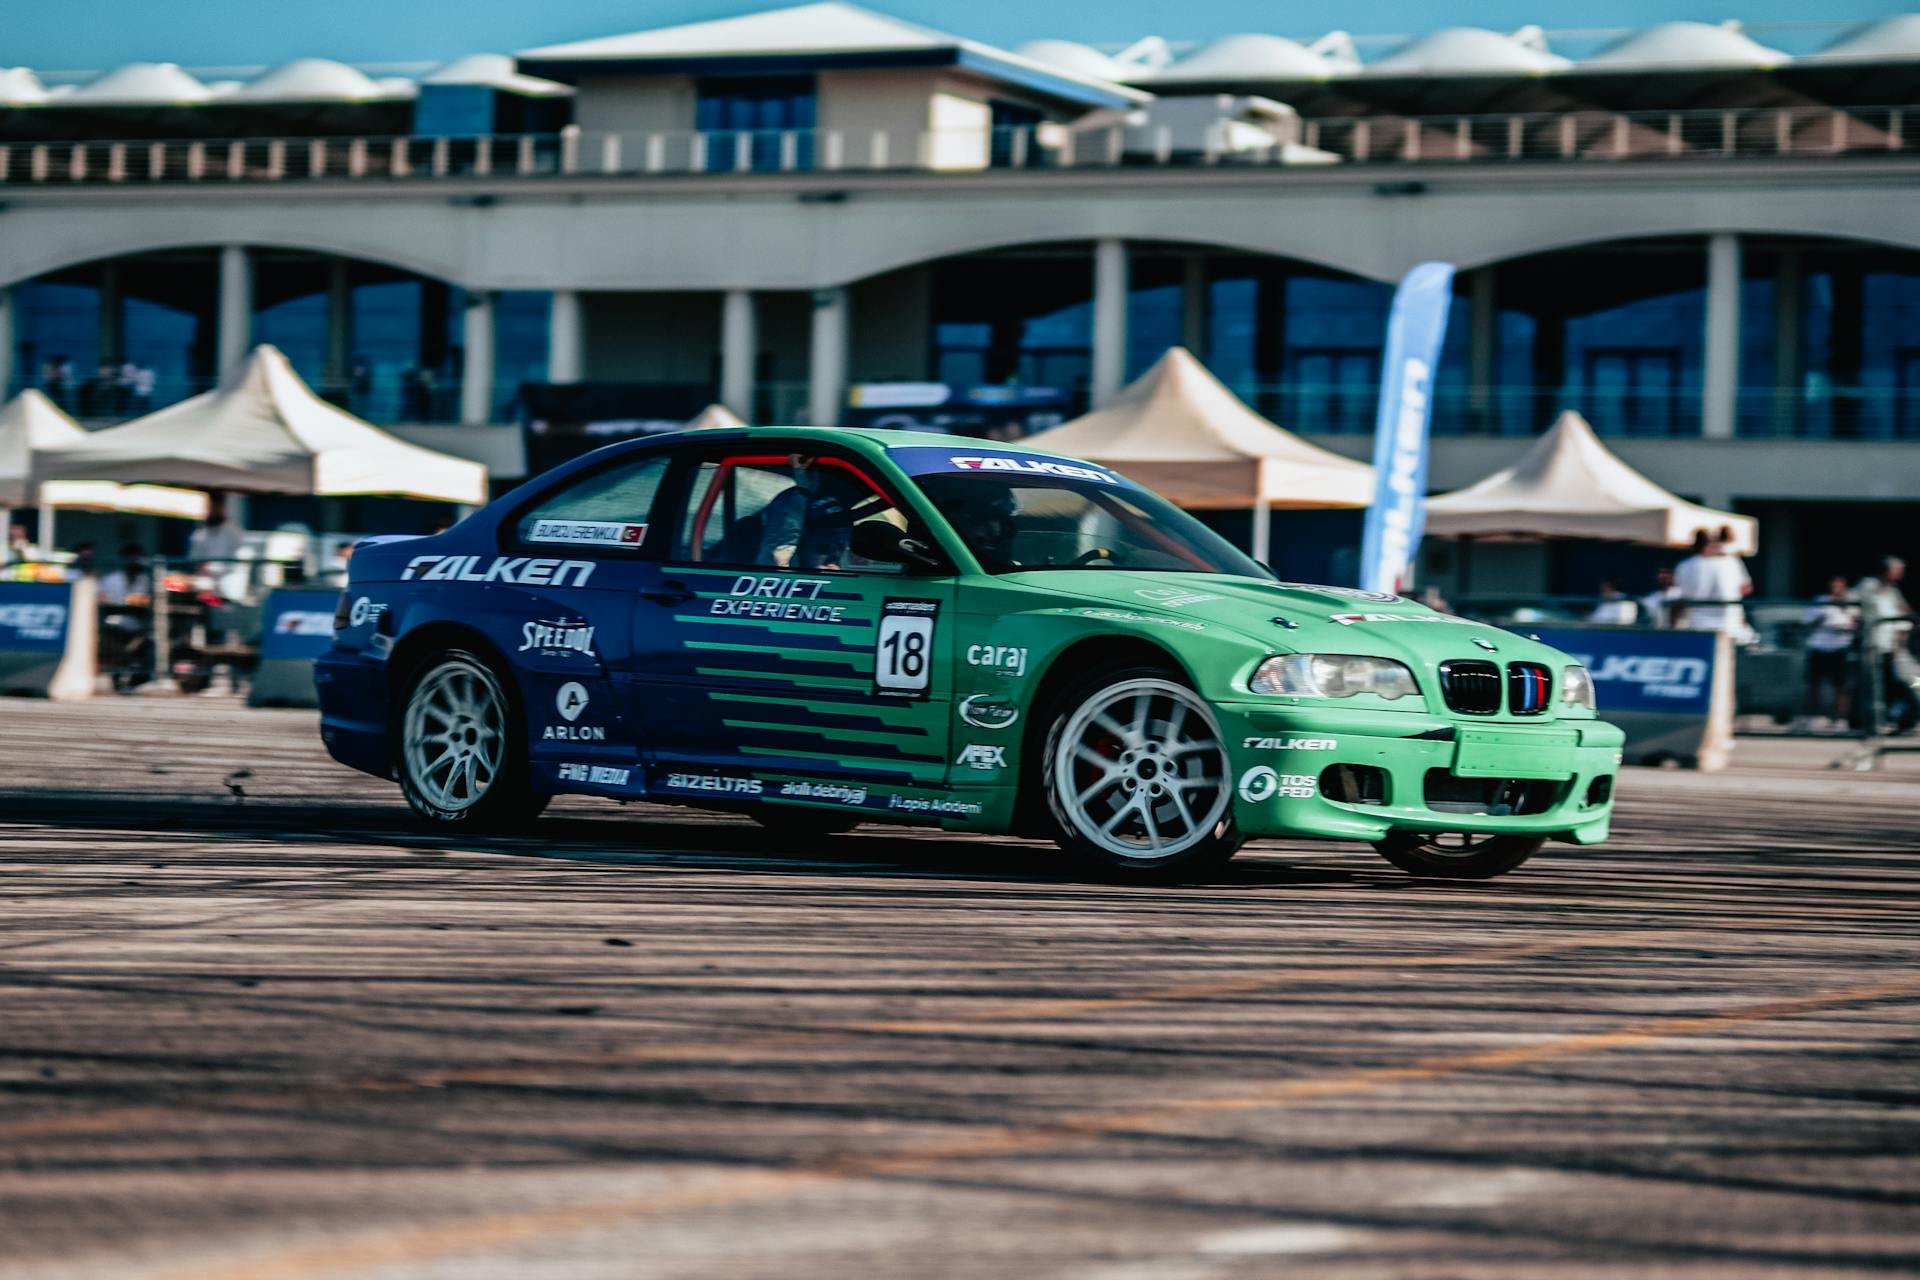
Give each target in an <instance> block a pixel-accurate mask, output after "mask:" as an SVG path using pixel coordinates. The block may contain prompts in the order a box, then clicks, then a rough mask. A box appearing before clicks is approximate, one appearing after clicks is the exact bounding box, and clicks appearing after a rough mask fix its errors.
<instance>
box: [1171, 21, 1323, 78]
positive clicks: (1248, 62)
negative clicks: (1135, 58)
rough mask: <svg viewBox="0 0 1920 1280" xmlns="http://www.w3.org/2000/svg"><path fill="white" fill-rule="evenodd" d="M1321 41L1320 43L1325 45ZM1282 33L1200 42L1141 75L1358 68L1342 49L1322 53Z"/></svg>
mask: <svg viewBox="0 0 1920 1280" xmlns="http://www.w3.org/2000/svg"><path fill="white" fill-rule="evenodd" d="M1325 43H1326V42H1324V41H1322V42H1320V44H1325ZM1319 49H1320V45H1319V44H1316V45H1315V46H1314V47H1312V48H1309V47H1308V46H1306V45H1304V44H1301V43H1299V42H1298V41H1296V40H1288V39H1285V38H1284V37H1281V36H1270V35H1262V34H1260V33H1258V32H1244V33H1242V34H1240V35H1232V36H1223V37H1221V38H1220V39H1218V40H1215V41H1214V42H1213V43H1212V44H1208V45H1203V46H1201V47H1200V48H1199V49H1197V50H1195V51H1194V52H1193V53H1190V54H1188V55H1187V56H1186V57H1184V58H1181V59H1180V60H1179V61H1177V62H1175V63H1174V64H1173V65H1172V66H1170V67H1166V68H1164V69H1162V70H1160V71H1157V72H1154V73H1153V74H1152V75H1151V76H1148V77H1141V78H1142V79H1145V80H1150V81H1151V82H1152V83H1155V84H1179V83H1182V82H1186V83H1199V82H1202V81H1215V80H1324V79H1327V78H1328V77H1330V76H1337V75H1346V74H1349V73H1351V72H1354V71H1358V70H1359V69H1360V63H1359V61H1358V60H1357V59H1355V58H1353V57H1351V56H1347V55H1345V54H1343V53H1341V52H1337V51H1333V52H1321V51H1319Z"/></svg>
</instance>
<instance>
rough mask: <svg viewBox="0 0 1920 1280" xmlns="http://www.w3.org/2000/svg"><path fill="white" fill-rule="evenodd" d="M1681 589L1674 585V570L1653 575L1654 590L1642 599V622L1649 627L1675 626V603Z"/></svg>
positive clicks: (1666, 570) (1663, 570)
mask: <svg viewBox="0 0 1920 1280" xmlns="http://www.w3.org/2000/svg"><path fill="white" fill-rule="evenodd" d="M1679 595H1680V588H1678V587H1676V586H1674V585H1673V570H1671V569H1662V570H1660V571H1659V572H1658V573H1656V574H1654V575H1653V590H1651V591H1649V592H1647V594H1645V595H1644V596H1641V597H1640V620H1641V621H1642V622H1644V623H1645V624H1646V625H1647V626H1649V627H1670V626H1672V625H1673V602H1674V601H1675V600H1676V599H1678V598H1679Z"/></svg>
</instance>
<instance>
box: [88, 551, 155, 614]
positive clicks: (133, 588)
mask: <svg viewBox="0 0 1920 1280" xmlns="http://www.w3.org/2000/svg"><path fill="white" fill-rule="evenodd" d="M152 595H153V574H152V573H151V572H150V571H149V570H148V569H147V549H146V548H145V547H143V546H141V545H140V544H139V543H137V542H128V543H124V544H122V545H121V547H120V567H119V568H117V569H115V570H113V572H111V573H109V574H108V575H107V576H106V577H104V578H102V579H100V603H101V604H103V605H125V604H129V603H133V602H134V601H135V599H136V598H146V599H150V598H151V597H152Z"/></svg>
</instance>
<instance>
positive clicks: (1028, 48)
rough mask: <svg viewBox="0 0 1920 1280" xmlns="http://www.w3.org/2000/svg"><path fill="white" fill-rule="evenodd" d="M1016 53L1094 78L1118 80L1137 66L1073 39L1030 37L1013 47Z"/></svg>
mask: <svg viewBox="0 0 1920 1280" xmlns="http://www.w3.org/2000/svg"><path fill="white" fill-rule="evenodd" d="M1013 52H1014V55H1015V56H1016V57H1021V58H1027V59H1030V60H1031V61H1034V62H1041V63H1045V64H1046V65H1047V66H1049V67H1057V68H1058V69H1060V70H1062V71H1069V72H1072V73H1073V74H1075V75H1080V76H1086V77H1088V78H1090V79H1094V80H1121V79H1124V78H1126V77H1127V76H1128V75H1129V74H1130V72H1133V71H1137V70H1138V68H1127V67H1123V66H1121V65H1120V60H1119V59H1118V58H1115V57H1112V56H1111V55H1109V54H1104V53H1102V52H1100V51H1099V50H1098V49H1096V48H1094V47H1093V46H1092V45H1090V44H1080V43H1079V42H1078V41H1074V40H1029V41H1027V42H1026V43H1025V44H1023V45H1020V46H1019V47H1018V48H1016V49H1015V50H1014V51H1013Z"/></svg>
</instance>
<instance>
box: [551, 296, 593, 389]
mask: <svg viewBox="0 0 1920 1280" xmlns="http://www.w3.org/2000/svg"><path fill="white" fill-rule="evenodd" d="M585 338H586V334H585V331H584V329H583V327H582V325H581V323H580V295H579V294H578V293H577V292H575V291H574V290H572V289H555V290H554V291H553V309H552V311H551V312H550V314H549V316H548V319H547V381H548V382H556V383H560V382H578V381H580V378H581V375H582V374H583V373H585V371H586V364H587V361H586V341H585Z"/></svg>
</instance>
